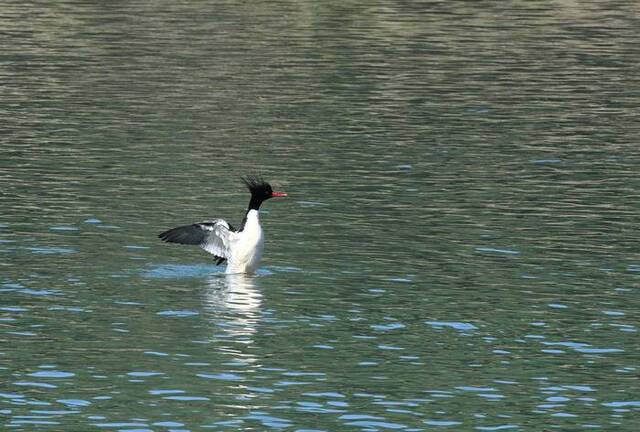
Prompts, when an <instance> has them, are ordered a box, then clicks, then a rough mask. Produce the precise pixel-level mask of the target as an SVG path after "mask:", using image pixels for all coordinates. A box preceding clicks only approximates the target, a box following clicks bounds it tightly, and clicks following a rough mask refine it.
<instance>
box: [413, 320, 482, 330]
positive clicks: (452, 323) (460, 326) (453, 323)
mask: <svg viewBox="0 0 640 432" xmlns="http://www.w3.org/2000/svg"><path fill="white" fill-rule="evenodd" d="M425 324H428V325H430V326H431V327H435V328H442V327H449V328H452V329H455V330H460V331H468V330H477V329H478V327H476V326H474V325H473V324H469V323H463V322H456V321H426V322H425Z"/></svg>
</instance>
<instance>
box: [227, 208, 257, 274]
mask: <svg viewBox="0 0 640 432" xmlns="http://www.w3.org/2000/svg"><path fill="white" fill-rule="evenodd" d="M229 234H230V235H229V245H228V255H227V270H226V273H227V274H233V273H254V272H255V271H256V270H257V269H258V264H259V263H260V258H262V250H263V249H264V233H263V232H262V227H261V226H260V218H259V216H258V210H249V212H248V213H247V221H246V223H245V225H244V229H243V230H242V231H240V232H237V233H235V232H230V233H229Z"/></svg>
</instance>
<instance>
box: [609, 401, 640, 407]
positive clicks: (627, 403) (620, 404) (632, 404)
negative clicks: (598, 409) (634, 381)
mask: <svg viewBox="0 0 640 432" xmlns="http://www.w3.org/2000/svg"><path fill="white" fill-rule="evenodd" d="M602 406H606V407H610V408H626V407H636V408H640V401H624V402H605V403H603V404H602Z"/></svg>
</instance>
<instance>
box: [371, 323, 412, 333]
mask: <svg viewBox="0 0 640 432" xmlns="http://www.w3.org/2000/svg"><path fill="white" fill-rule="evenodd" d="M370 327H371V328H372V329H374V330H378V331H387V330H398V329H401V328H405V327H406V326H405V325H404V324H402V323H390V324H372V325H371V326H370Z"/></svg>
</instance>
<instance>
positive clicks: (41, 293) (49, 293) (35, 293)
mask: <svg viewBox="0 0 640 432" xmlns="http://www.w3.org/2000/svg"><path fill="white" fill-rule="evenodd" d="M18 292H19V293H22V294H27V295H32V296H59V295H63V293H62V291H59V290H47V289H42V290H34V289H29V288H24V289H21V290H18Z"/></svg>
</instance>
